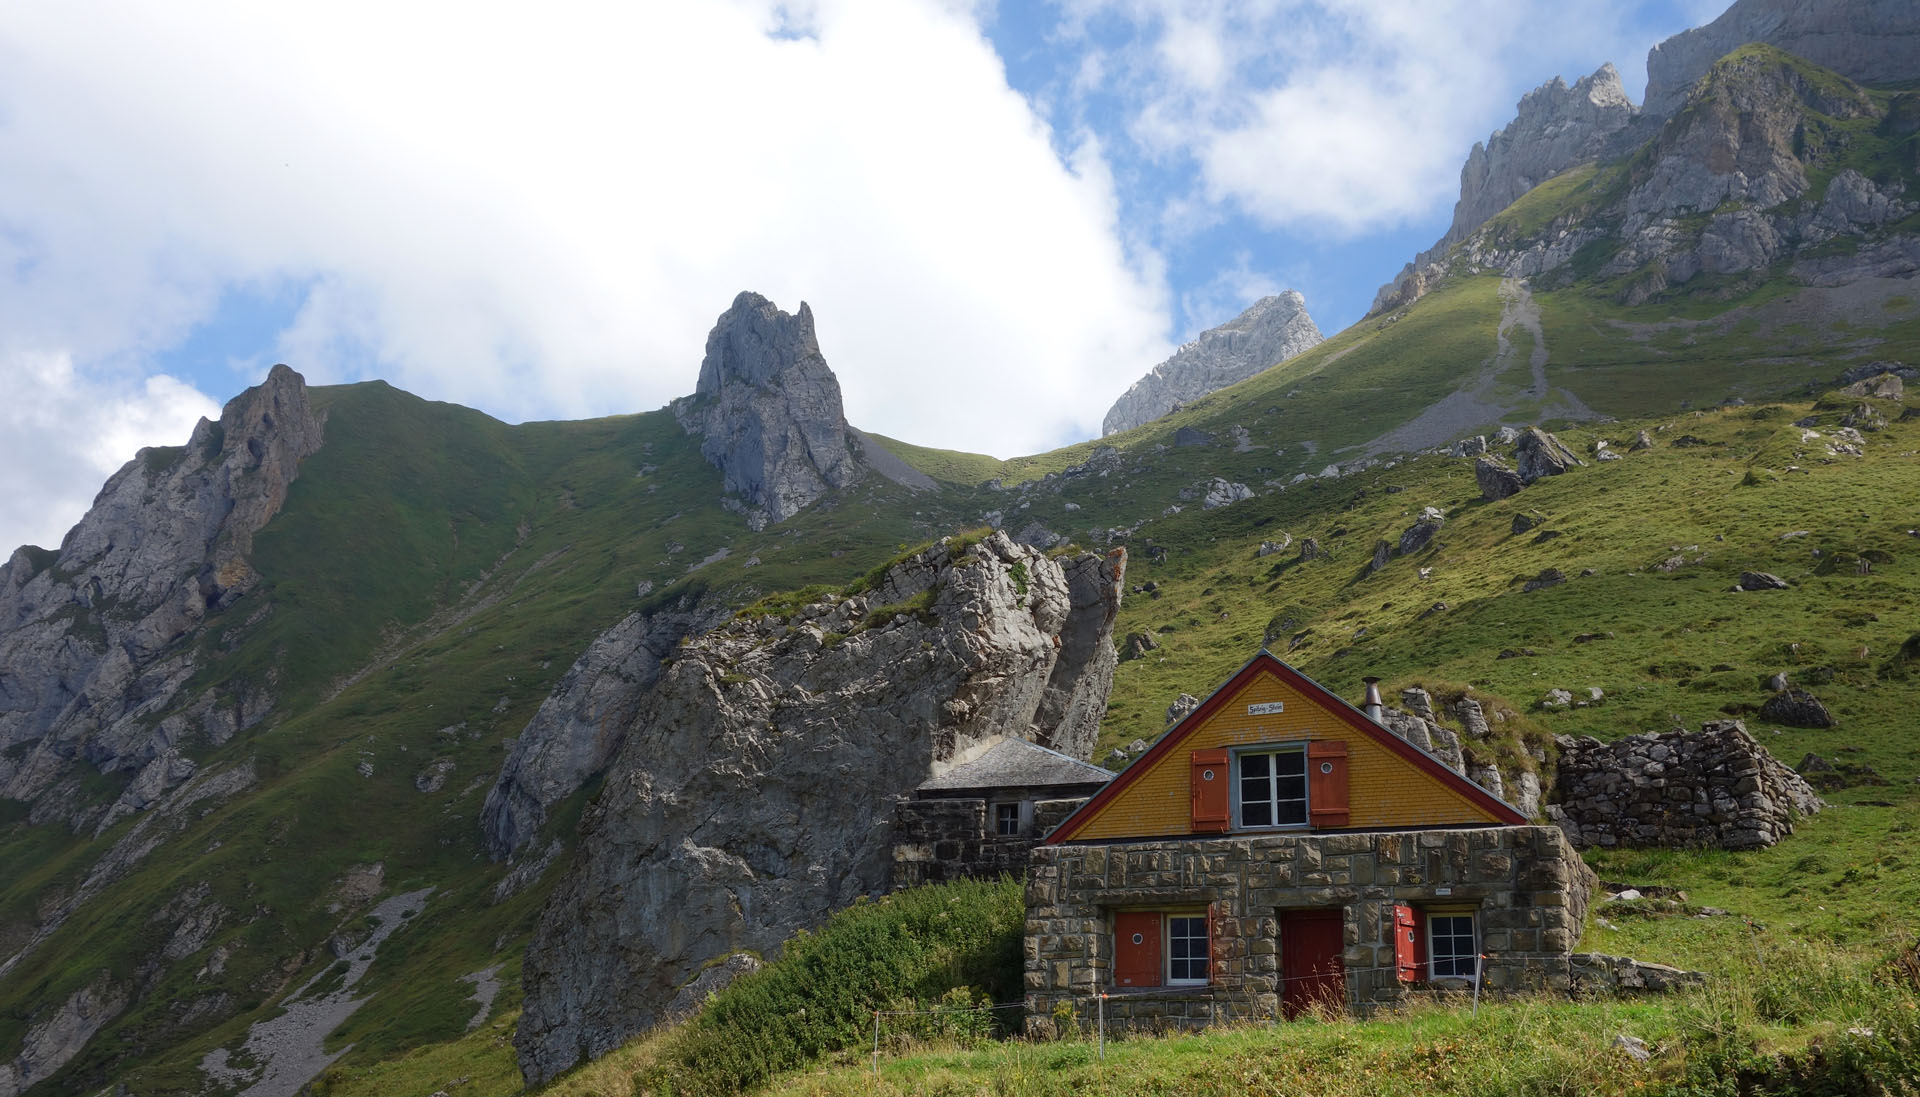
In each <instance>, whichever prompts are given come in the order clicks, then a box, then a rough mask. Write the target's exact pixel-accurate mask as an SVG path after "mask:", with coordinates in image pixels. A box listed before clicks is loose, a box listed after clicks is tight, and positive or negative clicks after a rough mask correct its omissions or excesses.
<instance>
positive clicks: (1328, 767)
mask: <svg viewBox="0 0 1920 1097" xmlns="http://www.w3.org/2000/svg"><path fill="white" fill-rule="evenodd" d="M1320 772H1321V773H1332V772H1333V763H1332V762H1322V763H1320Z"/></svg>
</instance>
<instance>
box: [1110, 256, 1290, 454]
mask: <svg viewBox="0 0 1920 1097" xmlns="http://www.w3.org/2000/svg"><path fill="white" fill-rule="evenodd" d="M1321 338H1322V337H1321V335H1320V329H1319V328H1318V327H1316V326H1315V325H1314V322H1313V317H1311V316H1309V315H1307V299H1306V298H1305V297H1302V296H1301V295H1300V291H1299V290H1291V289H1290V290H1283V291H1281V292H1280V293H1277V294H1274V295H1272V296H1270V297H1262V298H1261V299H1260V300H1258V301H1255V302H1254V303H1253V304H1251V305H1249V306H1247V309H1246V311H1244V312H1242V313H1241V314H1240V315H1238V316H1236V317H1234V318H1233V319H1231V320H1229V321H1227V322H1226V323H1224V324H1221V325H1220V326H1219V327H1216V328H1209V329H1207V330H1206V331H1203V332H1201V333H1200V335H1199V337H1198V338H1196V339H1194V340H1193V341H1192V342H1190V343H1188V344H1186V345H1185V346H1183V347H1181V348H1180V349H1179V350H1177V351H1174V352H1173V356H1172V357H1171V358H1168V359H1167V360H1166V361H1164V362H1162V363H1160V364H1159V365H1157V366H1155V367H1153V369H1152V370H1151V371H1149V372H1148V373H1147V375H1146V376H1145V377H1142V378H1140V380H1138V381H1135V382H1134V383H1133V386H1132V387H1131V388H1129V389H1127V391H1126V392H1125V394H1123V395H1122V396H1121V397H1120V399H1119V400H1117V401H1115V402H1114V405H1113V407H1112V408H1110V409H1109V410H1108V411H1107V417H1106V419H1105V421H1104V422H1103V423H1102V424H1101V433H1102V434H1113V433H1116V432H1118V431H1123V430H1131V429H1133V428H1134V427H1137V426H1140V425H1141V424H1143V423H1150V422H1152V421H1153V420H1155V419H1158V418H1160V417H1161V416H1162V415H1165V414H1167V413H1168V412H1171V411H1173V410H1174V409H1175V408H1177V407H1179V406H1180V405H1181V404H1183V403H1186V402H1188V401H1191V400H1198V399H1199V398H1200V397H1202V396H1205V395H1206V394H1208V393H1210V392H1214V391H1216V390H1219V389H1223V388H1226V387H1227V386H1228V385H1232V384H1236V383H1238V382H1240V381H1244V380H1246V379H1247V378H1249V377H1252V376H1253V375H1254V374H1256V373H1259V372H1260V371H1261V370H1264V369H1266V368H1267V367H1269V366H1273V365H1277V364H1278V363H1280V362H1284V361H1286V360H1287V359H1289V358H1291V357H1293V356H1294V355H1296V354H1299V353H1301V352H1302V351H1305V350H1308V349H1310V348H1312V347H1313V346H1314V345H1315V344H1317V343H1319V342H1320V340H1321Z"/></svg>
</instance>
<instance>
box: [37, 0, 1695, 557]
mask: <svg viewBox="0 0 1920 1097" xmlns="http://www.w3.org/2000/svg"><path fill="white" fill-rule="evenodd" d="M0 2H3V0H0ZM1723 6H1724V0H1660V2H1642V3H1637V4H1636V3H1601V2H1599V0H1407V2H1404V3H1394V2H1390V0H1214V2H1206V3H1202V2H1182V0H1059V2H1056V3H1033V4H1015V3H1006V2H1003V3H1000V4H997V5H995V4H992V3H969V2H967V0H793V2H787V3H777V2H775V0H726V2H719V3H702V4H686V5H653V6H649V7H648V8H647V9H646V10H645V11H644V12H643V11H639V10H637V9H633V8H632V7H631V6H620V5H610V4H606V5H603V4H595V3H587V2H579V3H559V4H555V5H548V6H543V7H542V8H541V9H540V16H539V18H538V19H537V20H536V19H533V18H531V17H529V16H528V15H527V14H525V13H526V12H528V11H530V10H531V9H523V8H516V7H511V6H504V5H502V6H492V5H473V4H463V5H457V6H447V7H445V8H435V7H434V6H432V5H422V6H412V5H410V6H408V7H406V8H404V9H395V8H392V7H390V6H387V5H382V4H377V3H372V2H360V0H343V2H341V3H335V4H329V5H325V6H321V5H278V6H261V5H247V4H241V3H226V4H221V3H204V4H186V5H177V6H176V5H169V6H167V7H166V9H165V10H164V12H162V11H160V10H159V9H155V8H152V7H151V6H142V5H138V4H131V3H129V4H125V5H121V6H115V5H106V8H107V9H108V10H105V11H101V10H92V9H89V11H88V12H86V13H84V15H80V14H74V13H73V11H72V9H69V8H67V7H66V6H58V5H28V4H18V5H14V4H9V5H7V8H6V10H7V13H8V14H7V17H6V18H4V19H0V160H4V162H6V163H8V164H9V165H10V168H9V171H8V172H6V173H0V279H5V281H4V283H0V381H3V382H5V383H6V384H7V385H8V389H9V391H10V392H11V393H13V394H14V399H13V400H12V401H11V402H10V403H9V404H8V405H6V406H0V541H4V542H5V543H7V544H17V543H21V542H28V541H32V542H37V543H43V544H52V543H56V542H57V541H58V540H59V538H60V536H61V534H62V532H63V531H64V530H65V529H66V527H67V526H69V525H70V524H71V523H72V522H73V521H75V520H77V518H78V517H79V515H80V513H81V512H82V511H83V510H84V508H85V506H86V504H87V501H88V500H89V499H90V498H91V496H92V494H93V492H94V491H96V490H97V489H98V487H99V485H100V483H101V481H102V480H103V479H104V477H105V476H106V475H107V474H109V473H110V472H111V471H112V470H113V469H114V468H116V467H118V466H119V465H120V464H121V463H122V462H124V461H125V460H127V459H128V458H129V457H131V456H132V452H133V450H134V449H135V448H137V447H138V446H140V445H147V444H178V443H180V442H181V441H184V439H185V438H186V436H187V435H188V433H189V432H190V431H191V429H192V425H193V420H194V419H195V418H197V417H198V416H200V415H203V414H204V415H212V414H217V408H218V405H219V404H220V403H221V402H223V401H224V400H226V399H227V398H228V397H230V396H231V395H232V394H234V393H235V392H237V391H238V390H239V389H241V388H243V387H245V386H246V385H248V384H251V383H254V382H256V381H257V380H258V379H259V378H260V377H261V376H262V375H263V374H264V373H265V370H266V368H267V367H268V366H269V365H271V364H272V363H273V362H275V361H286V362H288V363H289V364H291V365H293V366H294V367H295V368H296V369H298V370H300V371H301V372H302V373H303V374H305V375H306V376H307V377H308V378H309V380H310V381H312V382H314V383H339V382H347V381H355V380H363V379H367V378H372V377H381V378H385V379H387V380H390V381H392V382H393V383H395V384H396V385H399V386H401V387H403V388H406V389H409V390H411V391H414V392H416V393H419V394H420V395H422V396H426V397H429V398H432V399H440V400H450V401H455V402H459V403H464V404H468V405H471V406H475V407H479V408H481V409H482V410H485V411H487V412H489V413H490V414H493V415H496V416H498V417H500V418H502V419H506V420H509V421H523V420H528V419H540V418H572V417H583V416H592V415H604V414H613V413H621V412H629V411H638V410H646V409H650V408H654V407H658V406H660V405H662V404H663V403H665V402H666V401H667V400H670V399H672V398H673V397H675V396H677V395H680V394H683V393H686V392H688V391H690V390H691V389H692V387H693V382H694V379H695V377H696V375H697V371H698V367H699V358H700V353H701V346H702V343H703V341H704V336H705V332H706V330H707V329H708V328H709V327H710V326H711V324H712V322H713V319H714V317H715V316H717V315H718V313H719V312H720V311H721V310H722V309H723V308H724V307H725V306H726V304H727V302H728V301H730V300H731V298H732V296H733V294H734V293H735V292H737V291H738V290H741V289H754V290H757V291H759V292H762V293H765V294H767V295H768V296H770V297H772V298H773V299H774V300H775V301H776V302H777V303H778V304H780V305H781V306H782V307H785V308H788V309H792V308H796V307H798V305H799V302H800V301H801V300H803V299H804V300H807V301H809V302H810V303H811V304H812V306H813V308H814V312H815V315H816V319H817V321H818V326H819V332H820V337H821V342H822V347H823V349H824V350H825V352H826V354H827V358H828V361H829V362H830V363H831V364H832V365H833V367H834V369H835V370H836V372H837V373H838V374H839V375H840V377H841V381H842V386H843V389H844V390H845V393H846V400H847V410H848V415H849V418H851V419H852V420H853V421H854V422H855V423H857V424H858V425H860V426H862V427H864V428H866V429H869V430H875V431H879V432H881V433H884V434H889V435H893V436H896V437H901V438H905V439H908V440H911V441H915V442H920V443H923V444H929V445H937V446H946V447H951V448H965V449H973V450H981V451H986V452H992V453H996V454H999V455H1002V456H1006V455H1012V454H1015V453H1022V452H1033V451H1036V450H1040V449H1045V448H1050V447H1052V446H1055V445H1059V444H1062V443H1065V442H1070V441H1074V440H1078V439H1080V438H1085V437H1089V436H1091V435H1092V434H1094V433H1096V432H1097V430H1098V424H1099V421H1100V418H1101V416H1102V414H1103V413H1104V412H1105V410H1106V408H1107V407H1108V406H1109V405H1110V404H1111V403H1112V401H1113V400H1114V398H1115V397H1117V396H1118V395H1119V393H1120V392H1121V391H1123V390H1124V389H1125V388H1126V386H1127V385H1128V384H1129V383H1131V382H1132V380H1134V379H1135V378H1136V377H1138V376H1139V375H1140V374H1142V373H1144V372H1145V371H1146V370H1147V369H1149V368H1150V367H1151V366H1153V365H1154V364H1155V363H1156V362H1158V361H1159V360H1160V359H1161V358H1163V357H1164V356H1165V355H1166V354H1167V353H1168V352H1170V351H1171V349H1172V348H1173V347H1174V346H1175V345H1177V344H1178V343H1179V342H1182V341H1184V340H1186V339H1188V338H1191V337H1192V336H1193V335H1194V334H1196V333H1197V332H1199V331H1200V330H1202V329H1204V328H1206V327H1210V326H1213V325H1215V324H1218V323H1221V322H1223V321H1225V320H1227V319H1229V318H1231V317H1232V316H1233V315H1235V314H1236V313H1238V312H1239V311H1240V310H1241V309H1242V308H1244V307H1245V306H1246V305H1247V304H1249V303H1251V302H1252V301H1253V300H1254V299H1256V298H1257V297H1259V296H1261V295H1263V294H1266V293H1272V292H1277V291H1278V290H1280V289H1283V288H1295V289H1298V290H1300V291H1301V292H1302V293H1303V294H1304V295H1305V296H1306V299H1307V304H1308V308H1309V310H1310V311H1311V312H1312V314H1313V315H1314V317H1315V319H1316V321H1317V322H1318V323H1319V324H1320V326H1321V328H1322V330H1323V331H1324V332H1326V333H1328V334H1332V333H1333V332H1335V331H1337V330H1339V329H1340V328H1343V327H1345V326H1346V325H1348V324H1350V323H1352V322H1353V321H1355V320H1356V319H1358V318H1359V317H1360V316H1361V315H1362V314H1363V312H1364V311H1365V309H1366V307H1367V305H1368V303H1369V302H1370V301H1371V299H1372V296H1373V293H1374V290H1375V289H1376V288H1377V287H1378V286H1379V285H1380V284H1381V283H1382V282H1384V281H1386V280H1387V279H1389V278H1391V277H1392V275H1393V274H1394V273H1395V272H1396V271H1397V270H1398V269H1399V267H1400V265H1401V264H1402V263H1403V262H1405V261H1406V260H1407V259H1408V258H1409V257H1411V256H1412V255H1413V254H1414V253H1415V252H1417V251H1419V250H1421V249H1423V248H1425V247H1426V246H1428V245H1429V244H1431V243H1432V242H1433V240H1434V239H1435V238H1436V237H1437V236H1439V235H1440V233H1441V232H1442V231H1443V230H1444V228H1445V226H1446V224H1447V221H1448V219H1449V217H1450V214H1451V209H1452V204H1453V200H1454V198H1455V196H1456V193H1457V186H1458V171H1459V166H1460V163H1461V160H1462V159H1463V158H1464V156H1465V154H1466V152H1467V149H1468V148H1469V147H1470V146H1471V144H1472V142H1473V141H1475V140H1480V139H1484V138H1485V137H1486V136H1487V134H1488V133H1489V132H1490V131H1492V130H1493V129H1495V128H1497V127H1499V126H1501V125H1503V124H1505V123H1506V122H1507V121H1508V120H1509V119H1510V118H1511V116H1512V112H1513V105H1514V103H1515V101H1516V100H1517V99H1518V98H1519V97H1520V95H1521V94H1523V93H1524V92H1525V91H1527V90H1528V89H1530V88H1532V87H1535V86H1537V85H1538V84H1540V83H1542V82H1544V81H1546V80H1548V79H1551V78H1553V77H1554V76H1556V75H1558V76H1564V77H1565V78H1566V79H1567V80H1569V81H1571V80H1573V79H1575V78H1577V77H1579V76H1581V75H1584V74H1586V73H1589V72H1591V71H1593V70H1594V69H1595V68H1597V67H1598V66H1599V65H1600V64H1601V63H1602V62H1605V61H1612V62H1613V63H1614V64H1615V65H1616V66H1617V67H1618V68H1619V69H1620V71H1621V73H1622V77H1623V79H1624V81H1625V83H1626V86H1627V90H1628V92H1629V94H1630V95H1633V96H1634V97H1636V98H1637V97H1638V96H1639V93H1640V91H1641V88H1642V86H1643V84H1644V59H1645V56H1646V51H1647V49H1648V47H1650V46H1651V45H1653V44H1654V43H1655V42H1657V41H1659V40H1661V39H1663V38H1665V37H1667V36H1669V35H1671V34H1673V33H1675V32H1677V31H1679V30H1681V29H1684V28H1686V27H1688V26H1693V25H1698V24H1699V23H1702V22H1705V21H1707V20H1708V19H1711V18H1712V17H1713V16H1714V15H1715V14H1717V12H1718V10H1720V9H1721V8H1722V7H1723ZM102 28H109V29H105V30H103V29H102ZM376 31H377V33H376Z"/></svg>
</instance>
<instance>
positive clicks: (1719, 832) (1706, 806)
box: [1547, 720, 1826, 849]
mask: <svg viewBox="0 0 1920 1097" xmlns="http://www.w3.org/2000/svg"><path fill="white" fill-rule="evenodd" d="M1555 742H1556V743H1557V745H1558V746H1559V748H1560V762H1559V776H1558V778H1557V781H1556V784H1555V797H1554V798H1555V799H1556V800H1557V801H1558V803H1555V804H1551V805H1549V806H1548V807H1547V816H1548V818H1550V819H1552V820H1553V821H1554V822H1555V823H1557V824H1559V826H1560V828H1561V829H1562V830H1564V831H1566V832H1567V838H1568V839H1569V840H1570V841H1572V842H1573V844H1574V845H1575V846H1577V847H1579V848H1582V849H1585V848H1588V847H1591V846H1601V847H1606V846H1674V847H1683V848H1684V847H1699V846H1717V847H1719V848H1722V849H1760V848H1763V847H1766V846H1770V845H1773V844H1774V843H1775V842H1778V841H1779V840H1780V839H1782V838H1784V837H1786V836H1787V835H1789V834H1792V833H1793V820H1794V818H1795V817H1796V816H1798V815H1805V814H1809V813H1812V812H1815V811H1819V810H1820V809H1821V808H1823V807H1825V806H1826V805H1825V804H1824V803H1822V802H1821V800H1820V798H1819V797H1818V796H1817V795H1815V794H1814V791H1813V788H1812V786H1810V785H1808V784H1807V782H1806V781H1805V779H1803V778H1802V777H1801V776H1800V775H1799V774H1797V773H1795V772H1793V771H1792V770H1790V769H1788V768H1787V767H1786V766H1785V765H1784V764H1783V763H1781V762H1780V760H1779V759H1777V758H1775V757H1774V756H1773V755H1771V754H1769V753H1767V749H1766V748H1765V747H1763V746H1761V745H1760V744H1759V743H1756V742H1754V739H1753V736H1751V735H1749V734H1747V729H1746V726H1745V725H1744V724H1742V723H1741V722H1740V721H1738V720H1715V721H1710V722H1708V723H1706V724H1705V725H1703V726H1702V727H1701V729H1700V730H1699V731H1698V732H1688V731H1670V732H1666V733H1663V734H1658V735H1630V736H1628V737H1626V738H1625V739H1621V740H1618V741H1617V742H1613V743H1602V742H1600V741H1599V740H1597V739H1592V738H1586V737H1582V738H1578V739H1570V738H1566V737H1564V736H1562V737H1560V738H1558V739H1556V740H1555Z"/></svg>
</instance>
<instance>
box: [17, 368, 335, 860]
mask: <svg viewBox="0 0 1920 1097" xmlns="http://www.w3.org/2000/svg"><path fill="white" fill-rule="evenodd" d="M321 429H322V419H321V417H320V416H319V415H317V414H315V412H314V411H313V410H312V409H311V408H310V407H309V406H308V402H307V386H306V382H305V380H303V379H302V378H301V376H300V375H299V374H298V373H295V372H294V371H293V370H291V369H288V368H287V367H286V366H275V367H273V370H272V372H271V373H269V374H268V375H267V379H266V381H265V382H263V383H262V384H260V385H257V386H255V387H253V388H250V389H248V390H247V391H246V392H243V393H241V394H240V395H239V396H237V397H235V398H234V399H233V400H232V401H231V402H230V403H228V404H227V406H226V408H225V410H224V411H223V412H222V413H221V416H220V421H219V422H218V423H212V422H208V421H207V420H205V419H202V420H200V424H199V426H197V427H196V428H195V429H194V432H193V438H192V440H190V441H189V442H188V443H187V445H186V447H185V448H184V449H175V448H165V449H158V448H156V449H145V450H141V451H140V454H139V455H138V456H136V457H135V458H134V459H133V460H131V461H129V462H127V463H126V465H124V466H123V467H122V468H121V469H120V471H119V472H116V473H114V475H113V476H112V478H111V479H109V480H108V481H107V483H106V486H105V487H103V488H101V489H100V494H99V496H98V497H97V498H95V499H94V503H93V507H92V509H90V510H89V511H88V512H87V514H86V517H85V518H83V519H82V520H81V522H80V524H79V525H77V526H75V527H74V528H73V530H72V531H71V532H69V533H68V534H67V536H66V539H65V540H64V541H63V542H62V544H61V546H60V548H59V550H58V551H48V550H45V549H40V548H36V547H34V546H26V547H23V548H21V549H19V550H17V551H15V552H14V554H13V556H12V558H11V559H9V560H8V561H7V563H6V564H4V565H0V666H4V667H5V668H6V670H5V680H4V688H0V748H4V752H0V797H6V798H9V799H13V800H23V801H26V802H28V803H30V804H33V805H34V809H33V811H34V816H33V817H34V818H35V819H38V820H42V821H45V820H49V819H62V820H64V821H66V822H67V824H68V825H69V826H70V827H72V828H73V829H74V830H76V831H78V830H81V829H83V828H92V827H95V826H100V825H104V824H103V820H106V821H110V820H111V819H116V818H118V817H119V816H120V815H121V814H124V812H116V811H114V810H112V809H103V806H102V805H100V804H98V803H97V802H96V803H89V802H86V801H83V800H80V799H78V798H76V797H74V796H72V795H71V792H72V791H73V788H70V787H69V786H73V787H75V788H77V784H76V782H77V781H78V780H79V778H78V776H77V774H78V773H79V771H80V766H82V765H83V764H90V766H91V768H93V769H96V770H99V771H103V772H108V773H116V772H125V773H134V774H137V778H136V779H135V780H134V781H133V782H132V783H131V784H129V785H128V787H127V789H126V792H125V797H127V798H130V802H129V803H128V804H126V805H125V806H126V807H127V809H128V810H133V809H138V808H144V807H146V806H147V805H148V804H150V803H152V802H153V801H155V800H157V799H158V798H159V797H160V795H161V794H162V793H164V792H166V791H167V790H169V789H171V788H173V787H175V786H177V785H179V784H181V783H182V782H184V781H186V779H187V778H188V777H190V776H192V774H193V772H194V764H193V762H191V761H189V760H188V759H186V758H184V757H182V756H181V754H180V750H181V749H182V748H184V747H187V746H188V745H190V744H192V743H194V742H196V741H197V742H199V743H201V744H211V745H219V744H221V743H224V742H226V741H227V740H228V739H230V738H232V736H233V735H234V733H235V732H236V731H238V730H239V729H241V728H244V727H249V726H251V725H252V724H253V723H255V722H257V721H258V720H259V719H260V717H261V716H262V715H264V713H265V711H266V709H267V708H268V707H269V706H270V705H271V704H272V700H271V698H270V697H269V696H268V695H267V694H266V692H265V691H264V689H263V688H261V687H260V686H258V685H256V686H255V687H254V688H252V689H248V690H235V689H231V688H229V689H227V690H216V689H206V690H204V691H202V692H201V693H200V695H199V696H198V697H197V698H195V699H194V700H193V702H192V704H190V705H186V706H184V707H183V708H181V709H180V710H179V711H176V712H175V713H174V714H173V715H171V716H170V717H168V718H167V719H165V720H159V721H154V720H151V719H149V718H148V717H149V716H150V715H152V714H154V713H158V712H163V711H165V710H167V709H168V708H169V707H174V706H175V703H176V700H185V699H186V698H187V696H190V695H183V694H182V691H183V690H185V689H186V688H187V686H188V684H189V682H190V680H191V679H192V678H193V676H194V672H195V671H196V669H198V663H197V661H196V655H195V652H194V651H193V650H192V649H191V648H190V647H188V646H187V645H185V644H184V643H182V642H181V641H182V639H183V638H184V637H186V636H187V635H188V634H189V633H190V632H191V631H192V630H193V629H194V628H195V627H196V626H198V625H199V623H200V622H201V620H202V619H203V618H205V617H206V616H207V615H208V614H209V613H211V612H216V611H218V610H220V609H223V608H225V607H226V606H228V605H230V604H232V603H233V602H234V600H236V599H238V598H239V597H240V596H241V595H243V594H245V593H246V592H247V591H248V590H249V589H251V588H252V587H253V586H254V584H255V583H256V582H257V581H258V579H259V576H258V575H257V574H255V572H254V570H253V567H252V565H251V564H250V563H249V562H248V559H247V556H248V553H249V552H250V551H251V548H252V544H253V535H254V534H255V533H257V532H258V531H259V530H260V528H261V527H262V526H264V525H266V524H267V521H268V520H269V519H271V518H272V517H273V516H274V515H275V514H276V513H278V512H279V510H280V507H281V506H282V504H284V503H285V502H286V498H287V488H288V486H289V485H290V484H291V483H292V482H293V480H294V478H295V477H296V476H297V475H298V474H299V467H300V461H301V460H302V459H303V458H305V457H307V456H308V455H310V454H312V453H313V452H315V451H316V450H318V449H319V448H320V441H321ZM63 790H64V791H63Z"/></svg>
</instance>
